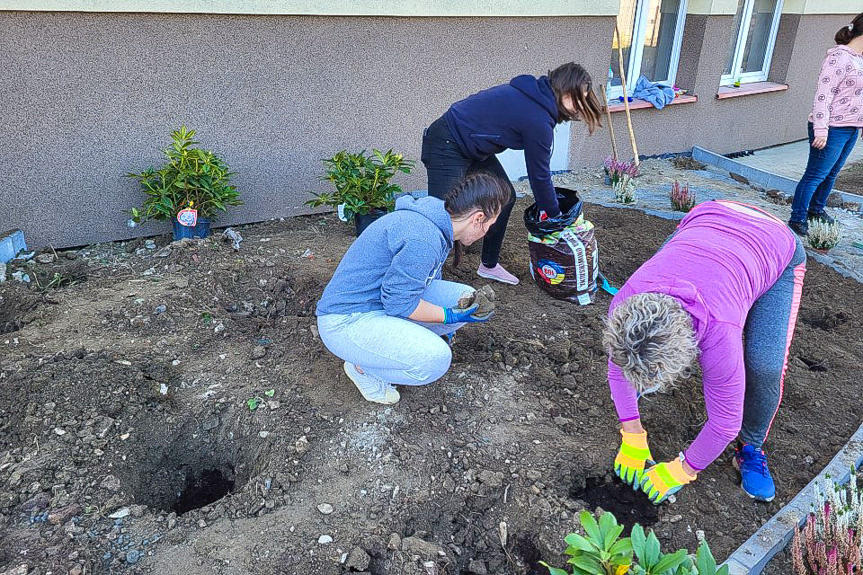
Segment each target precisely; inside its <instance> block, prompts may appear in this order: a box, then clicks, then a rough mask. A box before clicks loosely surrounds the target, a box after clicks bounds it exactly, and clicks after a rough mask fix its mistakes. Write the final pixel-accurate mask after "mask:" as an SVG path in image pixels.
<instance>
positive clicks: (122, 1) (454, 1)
mask: <svg viewBox="0 0 863 575" xmlns="http://www.w3.org/2000/svg"><path fill="white" fill-rule="evenodd" d="M619 8H620V0H578V1H577V2H573V1H572V0H531V1H530V2H525V1H524V0H474V1H472V2H464V1H463V0H434V1H433V2H429V1H428V0H351V1H350V2H346V1H345V0H291V1H284V0H283V1H279V2H273V1H272V0H5V1H4V2H3V3H2V4H0V10H4V9H5V10H40V11H49V12H156V13H158V12H163V13H176V14H190V13H197V14H292V15H306V16H308V15H318V16H320V15H326V16H336V15H337V16H347V15H351V16H483V17H488V16H603V15H611V16H614V15H616V14H617V12H618V9H619Z"/></svg>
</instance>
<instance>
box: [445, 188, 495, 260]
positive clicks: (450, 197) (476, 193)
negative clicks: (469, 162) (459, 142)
mask: <svg viewBox="0 0 863 575" xmlns="http://www.w3.org/2000/svg"><path fill="white" fill-rule="evenodd" d="M509 200H510V190H509V188H508V187H507V186H506V185H504V183H503V182H501V181H500V178H498V177H497V176H494V175H492V174H490V173H489V172H482V171H480V172H471V173H470V174H468V175H466V176H465V177H464V178H462V180H461V181H460V182H459V183H458V184H456V185H455V187H454V188H452V189H451V190H450V191H449V192H447V193H446V195H445V196H444V208H445V209H446V211H447V212H448V213H449V215H450V217H452V218H454V219H460V218H463V217H467V216H469V215H470V214H471V213H473V212H476V211H480V212H482V213H483V215H485V217H486V219H491V218H493V217H495V216H497V215H499V214H500V211H501V210H502V209H503V207H504V206H505V205H506V204H508V203H509ZM461 256H462V245H461V242H458V241H457V242H455V250H454V254H453V264H452V265H453V267H458V265H459V264H460V263H461Z"/></svg>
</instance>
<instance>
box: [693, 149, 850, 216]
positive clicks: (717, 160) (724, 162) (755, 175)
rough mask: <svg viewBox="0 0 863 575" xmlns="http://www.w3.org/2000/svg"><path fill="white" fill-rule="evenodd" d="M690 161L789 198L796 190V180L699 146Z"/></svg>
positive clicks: (846, 195)
mask: <svg viewBox="0 0 863 575" xmlns="http://www.w3.org/2000/svg"><path fill="white" fill-rule="evenodd" d="M692 159H693V160H697V161H699V162H704V163H705V164H712V165H714V166H716V167H717V168H722V169H723V170H727V171H729V172H733V173H735V174H739V175H741V176H743V177H744V178H746V179H747V180H749V181H751V182H756V183H757V184H759V185H761V186H763V187H765V188H768V189H775V190H779V191H781V192H784V193H786V194H788V195H791V196H793V195H794V190H795V189H797V180H792V179H791V178H786V177H785V176H780V175H778V174H774V173H772V172H767V171H765V170H761V169H759V168H753V167H752V166H747V165H746V164H743V163H741V162H738V161H736V160H732V159H731V158H726V157H725V156H723V155H721V154H717V153H716V152H711V151H710V150H706V149H704V148H701V147H699V146H693V147H692ZM833 191H834V192H835V193H837V194H839V195H840V196H841V197H842V200H843V201H845V202H857V203H860V204H863V196H859V195H857V194H849V193H848V192H840V191H839V190H833Z"/></svg>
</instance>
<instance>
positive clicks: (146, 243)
mask: <svg viewBox="0 0 863 575" xmlns="http://www.w3.org/2000/svg"><path fill="white" fill-rule="evenodd" d="M144 247H145V248H147V249H148V250H155V249H156V242H155V241H153V240H144Z"/></svg>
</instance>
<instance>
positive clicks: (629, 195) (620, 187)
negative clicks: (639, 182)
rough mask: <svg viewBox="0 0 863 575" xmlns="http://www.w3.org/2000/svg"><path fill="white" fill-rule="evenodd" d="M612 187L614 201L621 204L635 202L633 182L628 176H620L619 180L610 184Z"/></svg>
mask: <svg viewBox="0 0 863 575" xmlns="http://www.w3.org/2000/svg"><path fill="white" fill-rule="evenodd" d="M612 189H613V190H614V200H615V201H616V202H618V203H621V204H634V203H635V199H636V198H635V182H633V181H632V179H631V178H630V177H629V176H627V175H624V176H622V177H621V179H620V180H618V181H617V182H616V183H615V184H613V185H612Z"/></svg>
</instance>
